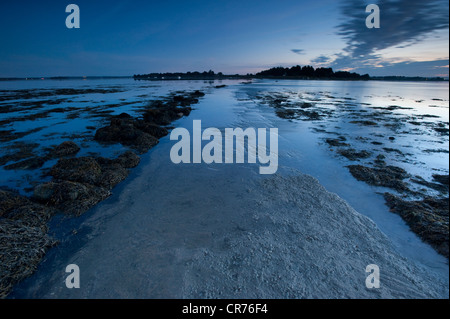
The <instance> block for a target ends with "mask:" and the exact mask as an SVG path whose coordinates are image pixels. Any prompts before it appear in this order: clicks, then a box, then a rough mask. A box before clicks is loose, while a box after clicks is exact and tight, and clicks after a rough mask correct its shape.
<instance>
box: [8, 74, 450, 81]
mask: <svg viewBox="0 0 450 319" xmlns="http://www.w3.org/2000/svg"><path fill="white" fill-rule="evenodd" d="M127 78H129V79H135V80H136V81H186V80H188V81H192V80H198V81H215V80H253V79H269V80H305V81H390V82H449V79H448V78H441V77H430V78H428V77H407V76H374V77H370V78H368V79H354V78H316V77H298V76H255V75H223V76H212V77H211V76H202V77H195V76H180V77H165V76H163V77H156V78H150V77H136V76H57V77H29V78H20V77H14V78H0V81H4V82H7V81H43V80H52V81H67V80H105V79H127Z"/></svg>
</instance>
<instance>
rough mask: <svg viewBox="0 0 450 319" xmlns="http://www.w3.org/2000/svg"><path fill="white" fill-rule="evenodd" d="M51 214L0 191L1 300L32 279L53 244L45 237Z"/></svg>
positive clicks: (24, 199) (36, 204) (41, 207)
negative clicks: (30, 276) (17, 286)
mask: <svg viewBox="0 0 450 319" xmlns="http://www.w3.org/2000/svg"><path fill="white" fill-rule="evenodd" d="M53 213H54V210H53V209H51V208H49V207H46V206H44V205H40V204H38V203H34V202H32V201H31V200H29V199H28V198H27V197H24V196H21V195H19V194H18V193H15V192H12V191H7V190H0V298H5V297H6V296H7V295H8V293H9V292H10V291H11V289H12V287H13V286H14V285H15V284H16V283H18V282H19V281H21V280H22V279H24V278H26V277H28V276H29V275H31V274H32V273H33V272H34V271H35V269H36V267H37V265H38V264H39V262H40V261H41V259H42V257H43V256H44V254H45V252H46V251H47V249H48V248H49V247H51V246H53V245H55V244H56V241H55V240H53V239H51V238H50V237H49V236H48V235H47V231H48V227H47V221H48V220H49V219H50V217H51V216H52V215H53Z"/></svg>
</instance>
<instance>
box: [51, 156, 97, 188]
mask: <svg viewBox="0 0 450 319" xmlns="http://www.w3.org/2000/svg"><path fill="white" fill-rule="evenodd" d="M49 174H50V175H51V176H53V177H54V178H55V179H57V180H66V181H72V182H80V183H89V184H96V183H97V181H98V179H99V178H100V176H101V174H102V169H101V167H100V165H99V164H98V163H97V161H96V160H95V159H94V158H93V157H76V158H63V159H60V160H59V161H58V163H57V164H56V165H55V166H53V167H52V169H51V170H50V173H49Z"/></svg>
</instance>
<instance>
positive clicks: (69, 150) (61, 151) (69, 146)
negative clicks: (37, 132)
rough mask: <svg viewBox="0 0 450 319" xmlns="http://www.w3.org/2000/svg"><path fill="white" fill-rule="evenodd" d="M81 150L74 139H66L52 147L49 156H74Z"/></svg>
mask: <svg viewBox="0 0 450 319" xmlns="http://www.w3.org/2000/svg"><path fill="white" fill-rule="evenodd" d="M79 151H80V147H79V146H78V145H77V144H76V143H74V142H72V141H65V142H62V143H61V144H59V145H57V146H55V147H53V148H52V149H50V151H49V154H48V157H49V158H60V157H65V156H73V155H76V154H77V153H78V152H79Z"/></svg>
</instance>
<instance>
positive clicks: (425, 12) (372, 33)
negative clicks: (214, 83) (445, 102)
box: [0, 0, 449, 77]
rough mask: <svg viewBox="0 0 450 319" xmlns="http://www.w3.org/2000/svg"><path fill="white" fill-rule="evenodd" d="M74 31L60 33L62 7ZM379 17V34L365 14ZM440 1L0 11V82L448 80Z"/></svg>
mask: <svg viewBox="0 0 450 319" xmlns="http://www.w3.org/2000/svg"><path fill="white" fill-rule="evenodd" d="M71 3H74V4H76V5H78V7H79V9H80V28H72V29H69V28H67V27H66V18H67V16H68V15H69V14H70V13H66V6H67V5H69V4H71ZM368 4H377V5H378V6H379V8H380V28H378V29H377V28H372V29H369V28H367V27H366V17H367V16H368V15H369V14H370V13H366V11H365V8H366V6H367V5H368ZM448 12H449V3H448V1H447V0H427V1H423V0H314V1H310V0H308V1H306V0H295V1H291V0H278V1H273V0H272V1H265V0H221V1H217V0H207V1H205V0H185V1H173V0H165V1H161V0H158V1H153V0H146V1H140V0H133V1H131V0H129V1H121V0H109V1H103V0H89V1H86V0H67V1H62V0H58V1H55V0H53V1H51V0H39V1H36V0H34V1H23V0H15V1H1V2H0V30H1V33H0V36H1V46H0V77H50V76H100V75H105V76H115V75H133V74H144V73H151V72H187V71H208V70H213V71H215V72H223V73H224V74H247V73H256V72H258V71H261V70H264V69H268V68H271V67H275V66H283V67H288V66H293V65H302V66H303V65H312V66H313V67H332V68H333V69H334V70H346V71H352V72H357V73H360V74H365V73H368V74H370V75H372V76H381V75H403V76H425V77H432V76H444V77H448V74H449V24H448V22H449V13H448Z"/></svg>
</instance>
